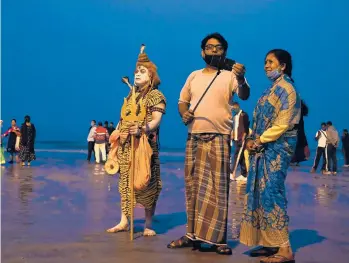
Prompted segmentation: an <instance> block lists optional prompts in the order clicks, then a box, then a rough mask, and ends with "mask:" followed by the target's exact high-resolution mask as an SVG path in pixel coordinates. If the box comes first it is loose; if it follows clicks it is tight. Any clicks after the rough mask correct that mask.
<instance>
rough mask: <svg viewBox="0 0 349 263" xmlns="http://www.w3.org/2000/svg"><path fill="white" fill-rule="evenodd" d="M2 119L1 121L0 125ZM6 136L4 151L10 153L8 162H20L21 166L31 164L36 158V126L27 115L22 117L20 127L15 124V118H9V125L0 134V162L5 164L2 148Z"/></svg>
mask: <svg viewBox="0 0 349 263" xmlns="http://www.w3.org/2000/svg"><path fill="white" fill-rule="evenodd" d="M2 125H3V121H1V126H2ZM5 137H8V141H7V147H6V151H7V152H8V153H9V154H10V161H9V163H10V164H13V163H14V162H16V163H18V162H21V165H22V166H25V165H28V166H30V165H31V162H32V161H34V160H36V155H35V147H34V145H35V139H36V128H35V125H34V124H33V123H32V122H31V118H30V116H29V115H26V116H25V117H24V122H23V123H22V125H21V127H20V128H19V127H18V126H17V121H16V119H12V120H11V126H10V127H9V128H8V129H7V130H6V132H5V133H3V134H2V135H1V153H0V155H1V156H0V159H1V164H5V162H6V161H5V155H4V148H3V143H2V142H3V138H5Z"/></svg>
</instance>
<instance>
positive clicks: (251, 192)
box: [240, 75, 301, 247]
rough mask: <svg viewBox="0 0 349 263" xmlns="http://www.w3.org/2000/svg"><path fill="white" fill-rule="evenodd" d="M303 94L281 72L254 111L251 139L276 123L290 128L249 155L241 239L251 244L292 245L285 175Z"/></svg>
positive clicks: (295, 137) (268, 245) (293, 146)
mask: <svg viewBox="0 0 349 263" xmlns="http://www.w3.org/2000/svg"><path fill="white" fill-rule="evenodd" d="M300 106H301V101H300V97H299V95H298V94H297V92H296V90H295V88H294V86H293V82H292V81H291V79H290V78H289V77H288V76H287V75H283V76H281V77H280V78H279V79H277V80H276V81H275V82H274V83H273V85H272V86H271V87H270V88H268V89H267V90H266V91H265V92H264V93H263V94H262V96H261V98H260V99H259V100H258V103H257V106H256V107H255V110H254V114H253V126H252V139H255V138H259V137H260V136H261V135H262V134H263V133H264V132H265V131H266V130H268V129H269V128H271V127H273V126H275V125H283V126H285V125H287V127H288V128H286V129H287V130H286V131H285V132H283V133H282V134H281V135H278V136H276V137H278V138H276V139H275V140H274V141H271V142H268V143H264V144H263V150H262V151H261V152H258V153H256V154H254V155H250V158H249V160H250V168H249V174H248V179H247V185H246V196H245V207H244V213H243V216H242V222H241V229H240V242H241V243H243V244H245V245H248V246H256V245H260V246H265V247H282V246H288V245H289V235H288V222H289V217H288V215H287V199H286V190H285V179H286V175H287V169H288V167H289V165H290V161H291V159H292V156H293V154H294V151H295V147H296V143H297V130H296V129H295V128H294V125H295V124H297V123H298V122H299V119H300Z"/></svg>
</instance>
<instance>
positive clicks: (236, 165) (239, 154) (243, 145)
mask: <svg viewBox="0 0 349 263" xmlns="http://www.w3.org/2000/svg"><path fill="white" fill-rule="evenodd" d="M245 141H246V140H245V138H244V139H243V141H242V145H241V148H240V150H239V153H238V156H237V158H236V162H235V165H234V169H233V172H232V175H233V178H234V179H235V172H236V169H237V168H238V164H239V161H240V156H241V153H242V152H243V151H244V147H245Z"/></svg>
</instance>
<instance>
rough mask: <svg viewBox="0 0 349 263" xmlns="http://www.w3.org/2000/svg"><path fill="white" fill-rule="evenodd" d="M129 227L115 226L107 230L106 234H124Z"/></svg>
mask: <svg viewBox="0 0 349 263" xmlns="http://www.w3.org/2000/svg"><path fill="white" fill-rule="evenodd" d="M128 230H129V227H128V224H126V225H121V224H117V225H116V226H114V227H112V228H109V229H107V232H108V233H118V232H124V231H128Z"/></svg>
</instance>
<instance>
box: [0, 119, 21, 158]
mask: <svg viewBox="0 0 349 263" xmlns="http://www.w3.org/2000/svg"><path fill="white" fill-rule="evenodd" d="M1 136H2V137H7V136H8V141H7V152H8V153H9V154H10V156H11V159H10V161H9V163H11V164H12V163H13V160H14V159H16V162H18V156H17V153H18V150H19V149H16V143H17V141H18V140H19V138H20V129H19V128H18V127H17V124H16V120H15V119H12V120H11V127H10V128H9V129H8V130H7V131H6V132H5V133H4V134H3V135H1Z"/></svg>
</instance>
